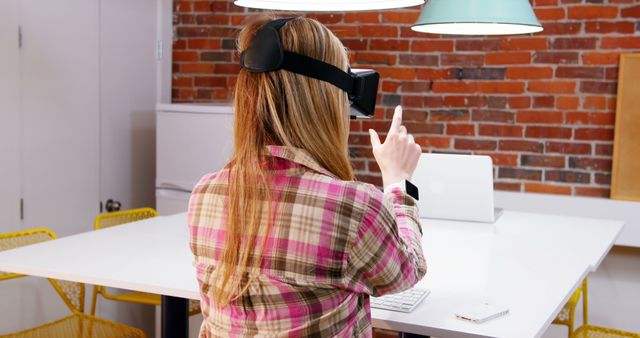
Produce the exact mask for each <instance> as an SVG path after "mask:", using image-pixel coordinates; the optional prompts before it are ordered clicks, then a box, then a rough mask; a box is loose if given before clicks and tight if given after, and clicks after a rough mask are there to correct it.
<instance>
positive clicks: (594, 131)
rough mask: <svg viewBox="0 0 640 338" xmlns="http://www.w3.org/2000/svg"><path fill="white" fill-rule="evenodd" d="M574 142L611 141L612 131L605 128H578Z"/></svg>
mask: <svg viewBox="0 0 640 338" xmlns="http://www.w3.org/2000/svg"><path fill="white" fill-rule="evenodd" d="M575 138H576V140H589V141H592V140H599V141H612V140H613V129H605V128H578V129H576V136H575Z"/></svg>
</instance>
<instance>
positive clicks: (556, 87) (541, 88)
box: [528, 81, 576, 94]
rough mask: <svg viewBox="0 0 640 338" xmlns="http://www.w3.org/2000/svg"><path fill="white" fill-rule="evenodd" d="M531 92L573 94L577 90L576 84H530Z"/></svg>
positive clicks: (533, 82)
mask: <svg viewBox="0 0 640 338" xmlns="http://www.w3.org/2000/svg"><path fill="white" fill-rule="evenodd" d="M528 90H529V91H530V92H534V93H548V94H573V93H575V90H576V83H575V82H567V81H555V82H538V81H531V82H529V88H528Z"/></svg>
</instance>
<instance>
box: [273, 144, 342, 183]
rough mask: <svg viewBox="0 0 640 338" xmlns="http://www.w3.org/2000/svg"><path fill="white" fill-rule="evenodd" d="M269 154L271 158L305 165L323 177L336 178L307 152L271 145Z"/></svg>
mask: <svg viewBox="0 0 640 338" xmlns="http://www.w3.org/2000/svg"><path fill="white" fill-rule="evenodd" d="M267 152H268V153H269V154H271V156H274V157H278V158H283V159H286V160H289V161H292V162H295V163H297V164H300V165H303V166H305V167H307V168H309V169H311V170H313V171H316V172H319V173H321V174H323V175H327V176H330V177H334V178H335V177H336V175H334V174H333V173H331V172H330V171H329V170H327V169H325V168H324V167H322V166H321V165H320V164H319V163H318V162H317V161H316V160H315V159H314V158H313V157H312V156H311V155H310V154H309V153H308V152H307V151H306V150H304V149H300V148H294V147H287V146H277V145H269V146H267Z"/></svg>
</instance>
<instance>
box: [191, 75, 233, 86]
mask: <svg viewBox="0 0 640 338" xmlns="http://www.w3.org/2000/svg"><path fill="white" fill-rule="evenodd" d="M195 85H196V87H226V86H227V78H226V77H222V76H198V77H196V78H195Z"/></svg>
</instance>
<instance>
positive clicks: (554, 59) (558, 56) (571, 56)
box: [533, 52, 579, 64]
mask: <svg viewBox="0 0 640 338" xmlns="http://www.w3.org/2000/svg"><path fill="white" fill-rule="evenodd" d="M578 61H579V57H578V53H577V52H536V53H535V54H534V55H533V62H534V63H551V64H574V63H578Z"/></svg>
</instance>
